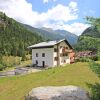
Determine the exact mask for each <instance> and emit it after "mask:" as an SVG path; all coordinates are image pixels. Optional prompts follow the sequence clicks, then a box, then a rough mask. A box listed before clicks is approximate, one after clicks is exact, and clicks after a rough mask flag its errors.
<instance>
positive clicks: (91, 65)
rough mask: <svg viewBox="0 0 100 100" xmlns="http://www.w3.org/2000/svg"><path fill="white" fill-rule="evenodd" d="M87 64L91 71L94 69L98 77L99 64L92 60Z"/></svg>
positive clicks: (99, 73)
mask: <svg viewBox="0 0 100 100" xmlns="http://www.w3.org/2000/svg"><path fill="white" fill-rule="evenodd" d="M89 64H90V68H91V69H92V71H94V72H95V73H96V74H98V76H99V77H100V64H98V63H95V62H93V61H92V62H90V63H89Z"/></svg>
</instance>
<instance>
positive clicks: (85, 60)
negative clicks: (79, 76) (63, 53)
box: [79, 57, 91, 62]
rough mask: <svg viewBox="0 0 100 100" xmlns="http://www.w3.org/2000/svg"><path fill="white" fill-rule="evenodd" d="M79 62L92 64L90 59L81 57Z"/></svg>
mask: <svg viewBox="0 0 100 100" xmlns="http://www.w3.org/2000/svg"><path fill="white" fill-rule="evenodd" d="M79 61H80V62H90V61H91V59H90V58H88V57H81V58H79Z"/></svg>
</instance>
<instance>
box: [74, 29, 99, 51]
mask: <svg viewBox="0 0 100 100" xmlns="http://www.w3.org/2000/svg"><path fill="white" fill-rule="evenodd" d="M76 50H77V51H84V50H96V51H100V33H99V32H98V31H97V30H96V29H95V28H93V27H89V28H87V29H86V30H85V31H84V32H83V33H82V34H81V35H80V36H79V38H78V42H77V45H76Z"/></svg>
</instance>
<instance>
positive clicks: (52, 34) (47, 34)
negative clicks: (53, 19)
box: [24, 25, 78, 45]
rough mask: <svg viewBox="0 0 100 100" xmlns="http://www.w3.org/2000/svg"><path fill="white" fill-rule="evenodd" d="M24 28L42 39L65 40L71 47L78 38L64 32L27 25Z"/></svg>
mask: <svg viewBox="0 0 100 100" xmlns="http://www.w3.org/2000/svg"><path fill="white" fill-rule="evenodd" d="M24 27H25V28H27V29H28V30H30V31H31V32H34V31H35V32H38V34H39V35H41V36H42V37H44V38H45V39H49V40H59V39H63V38H65V39H67V40H68V41H69V43H70V44H72V45H73V44H76V43H77V39H78V36H76V35H75V34H72V33H70V32H68V31H65V30H52V29H50V28H44V27H43V28H41V29H38V28H34V27H31V26H29V25H24Z"/></svg>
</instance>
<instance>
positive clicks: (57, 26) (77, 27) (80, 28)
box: [44, 22, 89, 36]
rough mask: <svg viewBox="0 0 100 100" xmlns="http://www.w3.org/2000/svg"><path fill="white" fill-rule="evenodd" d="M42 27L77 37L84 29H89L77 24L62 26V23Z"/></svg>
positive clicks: (85, 25)
mask: <svg viewBox="0 0 100 100" xmlns="http://www.w3.org/2000/svg"><path fill="white" fill-rule="evenodd" d="M44 27H47V28H52V29H54V30H57V29H61V30H66V31H69V32H71V33H74V34H76V35H78V36H79V35H81V33H82V32H83V31H84V30H85V29H86V28H88V27H89V25H88V24H83V23H77V22H75V23H73V24H64V23H63V22H57V23H53V24H50V23H48V24H46V25H44Z"/></svg>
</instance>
